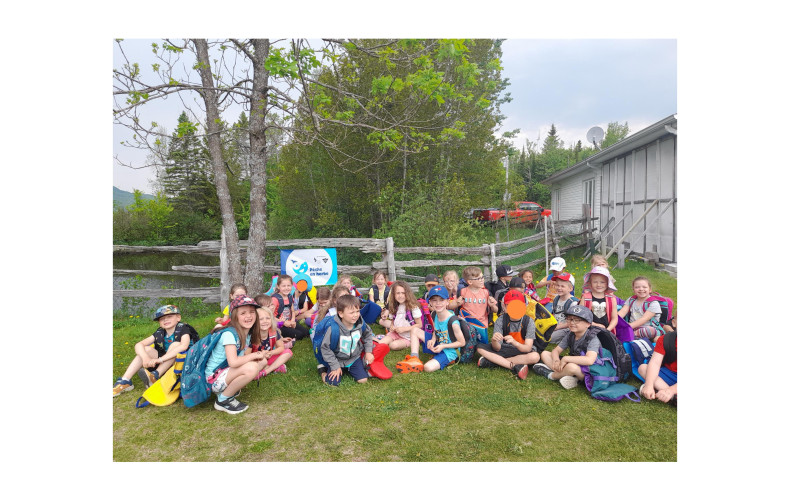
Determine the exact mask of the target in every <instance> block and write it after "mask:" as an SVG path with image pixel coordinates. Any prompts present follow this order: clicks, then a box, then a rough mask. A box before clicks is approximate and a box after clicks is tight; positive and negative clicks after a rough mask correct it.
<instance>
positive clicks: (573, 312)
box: [563, 304, 593, 324]
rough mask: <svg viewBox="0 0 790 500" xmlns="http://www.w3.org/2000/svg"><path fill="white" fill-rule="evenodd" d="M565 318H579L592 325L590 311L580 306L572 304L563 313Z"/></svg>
mask: <svg viewBox="0 0 790 500" xmlns="http://www.w3.org/2000/svg"><path fill="white" fill-rule="evenodd" d="M563 312H564V313H565V316H566V317H567V316H576V317H577V318H581V319H583V320H584V321H586V322H587V323H590V324H592V322H593V313H592V311H591V310H589V309H587V308H586V307H584V306H580V305H578V304H574V305H572V306H570V307H569V308H568V309H566V310H565V311H563Z"/></svg>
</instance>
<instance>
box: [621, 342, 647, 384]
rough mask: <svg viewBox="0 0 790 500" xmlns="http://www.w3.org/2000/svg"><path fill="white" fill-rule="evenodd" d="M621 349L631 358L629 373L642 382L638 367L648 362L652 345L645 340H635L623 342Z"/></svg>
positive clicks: (642, 378)
mask: <svg viewBox="0 0 790 500" xmlns="http://www.w3.org/2000/svg"><path fill="white" fill-rule="evenodd" d="M623 347H624V348H625V350H626V352H627V353H628V354H629V355H630V356H631V373H632V374H633V375H634V377H636V378H638V379H639V380H641V381H642V382H644V381H645V379H644V377H642V376H641V375H639V366H640V365H643V364H645V363H647V362H648V361H650V356H652V355H653V344H651V343H650V341H648V340H645V339H637V340H634V341H632V342H623Z"/></svg>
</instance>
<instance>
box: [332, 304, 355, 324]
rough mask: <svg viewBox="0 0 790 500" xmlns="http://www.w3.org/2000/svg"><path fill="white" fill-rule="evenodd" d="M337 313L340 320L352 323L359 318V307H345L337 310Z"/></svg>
mask: <svg viewBox="0 0 790 500" xmlns="http://www.w3.org/2000/svg"><path fill="white" fill-rule="evenodd" d="M337 315H338V316H340V320H341V321H343V323H345V324H347V325H353V324H354V323H356V322H357V320H358V319H359V307H356V306H352V307H346V308H345V309H343V310H342V311H340V310H338V311H337Z"/></svg>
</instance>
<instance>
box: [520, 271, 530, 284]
mask: <svg viewBox="0 0 790 500" xmlns="http://www.w3.org/2000/svg"><path fill="white" fill-rule="evenodd" d="M521 279H523V280H524V283H526V284H527V285H529V284H530V283H532V273H524V274H522V275H521Z"/></svg>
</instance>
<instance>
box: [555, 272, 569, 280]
mask: <svg viewBox="0 0 790 500" xmlns="http://www.w3.org/2000/svg"><path fill="white" fill-rule="evenodd" d="M551 280H552V281H557V280H562V281H570V280H571V273H560V274H555V275H554V276H552V277H551Z"/></svg>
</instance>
